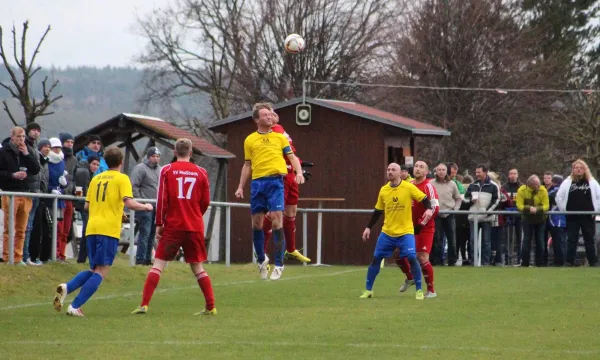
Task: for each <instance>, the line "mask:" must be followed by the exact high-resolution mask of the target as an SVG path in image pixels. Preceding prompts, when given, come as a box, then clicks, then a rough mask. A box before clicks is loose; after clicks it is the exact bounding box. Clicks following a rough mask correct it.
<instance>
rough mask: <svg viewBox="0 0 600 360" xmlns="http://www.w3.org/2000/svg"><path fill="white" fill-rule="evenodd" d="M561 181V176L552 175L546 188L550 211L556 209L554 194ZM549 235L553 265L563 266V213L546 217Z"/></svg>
mask: <svg viewBox="0 0 600 360" xmlns="http://www.w3.org/2000/svg"><path fill="white" fill-rule="evenodd" d="M562 182H563V177H562V176H560V175H554V176H552V186H551V187H550V189H549V190H548V199H549V201H550V211H557V210H558V206H557V205H556V194H557V193H558V189H559V188H560V185H561V184H562ZM546 226H547V227H548V231H550V236H551V237H552V251H553V252H554V265H555V266H563V265H564V263H565V253H566V250H567V247H566V244H567V242H566V228H567V217H566V216H565V215H564V214H553V215H550V216H549V217H548V223H547V224H546Z"/></svg>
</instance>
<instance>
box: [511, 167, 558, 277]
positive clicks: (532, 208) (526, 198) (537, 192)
mask: <svg viewBox="0 0 600 360" xmlns="http://www.w3.org/2000/svg"><path fill="white" fill-rule="evenodd" d="M549 208H550V200H549V199H548V191H547V190H546V188H545V187H543V186H540V178H539V177H538V176H537V175H531V176H530V177H529V179H527V183H526V184H525V185H522V186H521V187H520V188H519V190H518V191H517V209H518V210H519V211H520V212H521V214H522V218H523V246H522V248H521V266H524V267H528V266H529V258H530V255H529V253H530V250H531V240H532V239H535V265H536V266H542V265H543V258H544V248H545V244H544V242H545V241H544V227H545V226H546V217H547V212H548V209H549Z"/></svg>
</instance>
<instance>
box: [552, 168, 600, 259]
mask: <svg viewBox="0 0 600 360" xmlns="http://www.w3.org/2000/svg"><path fill="white" fill-rule="evenodd" d="M556 205H557V206H558V208H559V210H561V211H565V210H566V211H597V212H600V185H598V181H596V179H594V177H593V176H592V174H591V173H590V168H589V167H588V165H587V164H586V163H585V161H583V160H577V161H575V162H574V163H573V170H572V171H571V176H569V177H567V178H566V179H565V180H564V181H563V183H562V184H561V185H560V188H559V189H558V193H557V194H556ZM594 218H595V217H594V216H593V215H567V257H566V258H565V266H573V264H574V263H575V256H576V253H577V242H578V241H579V230H580V229H581V233H582V235H583V241H584V243H585V255H586V257H587V260H588V263H589V265H590V266H598V255H597V254H596V244H595V240H594V238H595V233H596V222H595V220H594Z"/></svg>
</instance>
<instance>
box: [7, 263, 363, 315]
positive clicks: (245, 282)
mask: <svg viewBox="0 0 600 360" xmlns="http://www.w3.org/2000/svg"><path fill="white" fill-rule="evenodd" d="M357 271H365V269H353V270H344V271H337V272H332V273H329V274H319V275H300V276H292V277H284V278H281V279H279V280H277V281H286V280H288V281H289V280H298V279H306V278H316V277H325V276H337V275H342V274H347V273H351V272H357ZM259 282H268V281H265V280H260V279H257V280H245V281H232V282H226V283H220V284H219V283H217V284H213V286H231V285H242V284H254V283H259ZM197 287H198V285H193V286H184V287H176V288H168V289H158V290H156V292H157V293H164V292H167V291H177V290H185V289H194V288H197ZM141 294H142V293H141V292H129V293H124V294H113V295H104V296H97V297H92V298H91V299H90V300H89V301H93V300H108V299H114V298H123V297H129V296H140V295H141ZM70 302H71V301H65V304H68V303H70ZM51 304H52V301H46V302H40V303H29V304H19V305H10V306H4V307H0V311H5V310H15V309H24V308H29V307H36V306H49V305H51Z"/></svg>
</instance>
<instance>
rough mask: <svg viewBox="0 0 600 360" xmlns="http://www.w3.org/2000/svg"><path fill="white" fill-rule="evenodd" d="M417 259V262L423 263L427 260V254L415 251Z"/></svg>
mask: <svg viewBox="0 0 600 360" xmlns="http://www.w3.org/2000/svg"><path fill="white" fill-rule="evenodd" d="M417 259H418V260H419V263H421V264H424V263H426V262H428V261H429V254H427V253H417Z"/></svg>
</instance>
